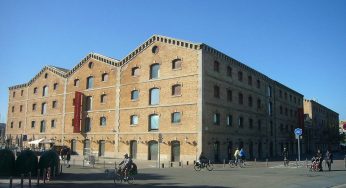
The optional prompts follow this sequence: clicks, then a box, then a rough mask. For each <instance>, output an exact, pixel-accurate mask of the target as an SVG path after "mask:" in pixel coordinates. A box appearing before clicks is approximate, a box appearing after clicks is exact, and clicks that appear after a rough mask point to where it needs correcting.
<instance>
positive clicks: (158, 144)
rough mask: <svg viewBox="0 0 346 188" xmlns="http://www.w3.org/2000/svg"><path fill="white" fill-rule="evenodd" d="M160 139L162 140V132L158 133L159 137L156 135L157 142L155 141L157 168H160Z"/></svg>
mask: <svg viewBox="0 0 346 188" xmlns="http://www.w3.org/2000/svg"><path fill="white" fill-rule="evenodd" d="M162 140H163V137H162V134H161V133H159V137H158V143H157V151H158V152H157V155H158V157H157V163H158V164H157V167H158V168H160V143H161V142H162Z"/></svg>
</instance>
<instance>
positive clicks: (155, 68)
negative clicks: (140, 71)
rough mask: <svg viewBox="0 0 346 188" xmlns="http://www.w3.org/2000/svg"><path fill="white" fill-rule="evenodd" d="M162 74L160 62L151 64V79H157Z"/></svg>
mask: <svg viewBox="0 0 346 188" xmlns="http://www.w3.org/2000/svg"><path fill="white" fill-rule="evenodd" d="M159 76H160V64H158V63H156V64H153V65H151V66H150V79H157V78H159Z"/></svg>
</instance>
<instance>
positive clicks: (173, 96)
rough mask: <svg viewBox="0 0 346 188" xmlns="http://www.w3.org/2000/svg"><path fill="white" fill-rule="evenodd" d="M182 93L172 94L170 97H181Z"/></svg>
mask: <svg viewBox="0 0 346 188" xmlns="http://www.w3.org/2000/svg"><path fill="white" fill-rule="evenodd" d="M181 96H182V95H181V94H180V95H172V96H171V97H181Z"/></svg>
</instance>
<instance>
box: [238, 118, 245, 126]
mask: <svg viewBox="0 0 346 188" xmlns="http://www.w3.org/2000/svg"><path fill="white" fill-rule="evenodd" d="M238 126H239V128H243V127H244V118H243V117H239V119H238Z"/></svg>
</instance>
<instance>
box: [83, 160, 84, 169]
mask: <svg viewBox="0 0 346 188" xmlns="http://www.w3.org/2000/svg"><path fill="white" fill-rule="evenodd" d="M83 167H84V159H83Z"/></svg>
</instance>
